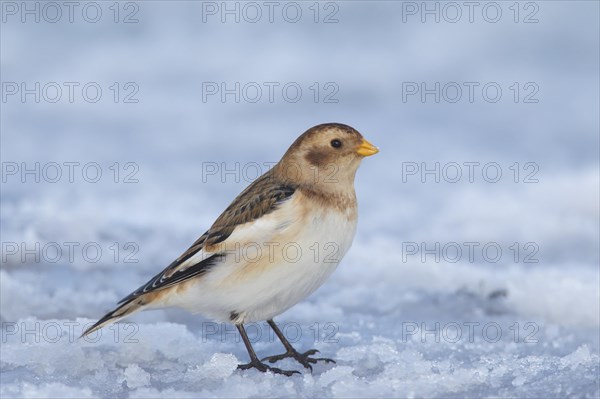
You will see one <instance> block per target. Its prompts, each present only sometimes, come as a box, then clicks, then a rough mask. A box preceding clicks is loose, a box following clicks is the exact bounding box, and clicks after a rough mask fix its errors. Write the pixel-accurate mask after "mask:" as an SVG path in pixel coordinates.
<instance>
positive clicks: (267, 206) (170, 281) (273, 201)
mask: <svg viewBox="0 0 600 399" xmlns="http://www.w3.org/2000/svg"><path fill="white" fill-rule="evenodd" d="M272 179H273V178H272V176H271V175H270V174H269V173H266V174H264V175H263V176H261V177H259V178H258V179H257V180H256V181H254V182H253V183H252V184H251V185H250V186H248V187H247V188H246V189H245V190H244V191H242V193H241V194H240V195H238V196H237V197H236V199H235V200H233V202H232V203H231V204H230V205H229V206H228V207H227V209H225V211H224V212H223V213H222V214H221V216H219V217H218V218H217V220H216V221H215V223H213V225H212V226H211V228H210V229H208V231H207V232H206V233H204V234H203V235H202V236H201V237H200V238H198V240H196V242H194V243H193V244H192V245H191V246H190V247H189V248H188V250H187V251H185V252H184V253H183V254H182V255H181V256H180V257H179V258H177V259H176V260H174V261H173V262H172V263H171V264H170V265H169V266H168V267H167V268H165V269H164V270H163V271H161V272H160V273H159V274H157V275H156V276H154V277H153V278H152V279H151V280H150V281H148V282H147V283H146V284H144V285H143V286H141V287H140V288H138V289H137V290H135V291H134V292H132V293H131V294H129V295H128V296H127V297H125V298H123V299H122V300H120V301H119V303H125V302H129V301H131V300H133V299H135V298H137V297H139V296H141V295H144V294H146V293H148V292H152V291H156V290H160V289H164V288H167V287H171V286H173V285H175V284H178V283H181V282H182V281H185V280H188V279H191V278H193V277H197V276H201V275H203V274H205V273H206V272H207V271H208V270H210V268H211V267H213V266H215V265H216V264H218V263H219V262H220V261H222V258H224V257H225V254H224V253H215V254H212V255H211V256H209V257H207V258H205V259H202V260H200V261H199V262H197V263H195V264H193V265H191V266H188V267H186V268H185V269H180V270H179V269H178V268H179V266H180V265H181V264H182V263H184V262H185V261H187V260H188V259H190V258H191V257H192V256H194V255H195V254H197V253H198V252H199V251H201V250H202V249H203V248H204V247H206V246H210V245H215V244H218V243H220V242H223V241H225V240H226V239H227V238H228V237H229V236H230V235H231V234H232V233H233V231H234V230H235V228H236V227H237V226H239V225H242V224H245V223H248V222H251V221H253V220H255V219H258V218H259V217H261V216H264V215H266V214H268V213H270V212H272V211H273V210H275V209H276V208H277V207H278V206H279V205H280V204H281V203H282V202H284V201H285V200H287V199H289V198H290V197H291V196H292V195H293V194H294V192H295V191H296V187H294V186H291V185H289V184H276V183H275V182H274V181H273V180H272Z"/></svg>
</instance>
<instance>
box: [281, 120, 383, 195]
mask: <svg viewBox="0 0 600 399" xmlns="http://www.w3.org/2000/svg"><path fill="white" fill-rule="evenodd" d="M378 152H379V150H378V149H377V147H375V146H374V145H373V144H371V143H369V142H368V141H367V140H366V139H365V138H364V137H363V136H362V134H360V133H359V132H358V131H357V130H356V129H354V128H352V127H350V126H348V125H343V124H341V123H326V124H322V125H317V126H315V127H312V128H310V129H308V130H307V131H306V132H304V133H303V134H302V135H301V136H300V137H298V139H297V140H296V141H295V142H294V143H293V144H292V145H291V146H290V148H289V149H288V150H287V152H286V153H285V155H284V156H283V158H282V159H281V161H280V162H279V164H278V165H277V171H278V172H279V173H280V174H281V176H283V177H284V179H286V180H289V181H292V182H294V183H297V184H316V185H318V186H320V187H321V188H323V189H327V188H330V189H331V190H333V191H337V190H338V189H339V188H340V187H339V186H340V184H341V185H348V184H349V187H350V188H351V187H353V183H354V176H355V174H356V170H357V169H358V166H359V165H360V162H361V161H362V159H363V158H365V157H368V156H371V155H374V154H376V153H378Z"/></svg>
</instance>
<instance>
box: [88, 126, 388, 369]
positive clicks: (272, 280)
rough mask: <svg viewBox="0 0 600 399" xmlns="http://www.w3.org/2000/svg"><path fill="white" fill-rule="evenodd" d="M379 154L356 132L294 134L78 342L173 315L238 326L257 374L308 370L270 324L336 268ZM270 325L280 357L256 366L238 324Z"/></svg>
mask: <svg viewBox="0 0 600 399" xmlns="http://www.w3.org/2000/svg"><path fill="white" fill-rule="evenodd" d="M378 152H379V149H378V148H377V147H375V146H374V145H373V144H371V143H370V142H369V141H368V140H366V139H365V138H364V137H363V136H362V134H361V133H359V132H358V131H357V130H356V129H354V128H352V127H350V126H348V125H345V124H341V123H324V124H320V125H317V126H314V127H312V128H310V129H308V130H307V131H305V132H304V133H303V134H302V135H300V136H299V137H298V138H297V139H296V140H295V141H294V142H293V143H292V145H291V146H290V147H289V149H288V150H287V151H286V152H285V153H284V155H283V157H282V158H281V160H280V161H279V162H278V163H277V164H275V165H274V166H273V167H271V168H270V169H269V170H268V171H266V172H265V173H264V174H262V175H261V176H259V177H258V178H257V179H256V180H254V181H253V182H252V183H251V184H250V185H249V186H248V187H246V189H244V190H243V191H242V192H241V193H240V194H239V195H238V196H237V197H236V198H235V199H234V200H233V202H231V204H230V205H229V206H228V207H227V208H226V209H225V210H224V211H223V213H222V214H221V215H220V216H219V217H218V218H217V219H216V220H215V222H214V223H213V224H212V225H211V226H210V228H209V229H208V230H207V231H206V232H205V233H204V234H202V235H201V236H200V238H198V239H197V240H196V241H195V242H194V243H193V244H192V245H191V246H190V247H189V248H188V249H187V250H186V251H185V252H183V253H182V254H181V255H180V256H179V257H178V258H177V259H175V260H174V261H173V262H172V263H171V264H170V265H169V266H167V267H166V268H165V269H164V270H163V271H161V272H160V273H158V274H157V275H156V276H154V277H153V278H152V279H150V281H148V282H147V283H146V284H144V285H142V286H141V287H139V288H138V289H137V290H135V291H133V292H132V293H131V294H129V295H128V296H126V297H125V298H123V299H122V300H121V301H119V302H118V306H117V307H116V309H114V310H113V311H111V312H109V313H107V314H106V315H105V316H104V317H102V318H101V319H100V320H98V321H97V322H96V323H95V324H93V325H92V326H90V327H89V328H87V329H86V330H85V331H84V332H83V334H82V335H81V336H82V337H84V336H86V335H88V334H90V333H92V332H94V331H96V330H98V329H100V328H102V327H104V326H106V325H108V324H109V323H114V322H117V321H119V320H121V319H123V318H125V317H127V316H130V315H132V314H133V313H135V312H138V311H140V310H150V309H159V308H168V307H179V308H183V309H185V310H188V311H190V312H192V313H195V314H200V315H202V316H204V317H207V318H209V319H212V320H215V321H219V322H226V323H231V324H234V325H235V327H236V328H237V330H238V332H239V334H240V335H241V337H242V340H243V341H244V344H245V346H246V349H247V351H248V355H249V356H250V362H249V363H247V364H240V365H239V366H238V369H241V370H247V369H251V368H252V369H257V370H259V371H262V372H268V371H270V372H272V373H275V374H283V375H286V376H291V375H293V374H296V373H298V371H295V370H291V371H290V370H282V369H280V368H277V367H273V366H270V365H267V364H266V363H265V361H267V362H269V363H271V364H273V363H275V362H277V361H279V360H282V359H285V358H293V359H295V360H296V361H297V362H298V363H300V364H301V365H302V366H304V367H305V368H307V369H309V370H310V371H312V366H311V365H312V364H315V363H317V362H318V361H325V362H334V361H333V360H332V359H327V358H315V357H312V356H313V355H315V354H316V353H318V351H317V350H315V349H312V350H309V351H307V352H304V353H301V352H298V351H297V350H296V349H294V347H293V346H292V345H291V344H290V342H289V341H288V340H287V339H286V337H285V336H284V334H283V333H282V332H281V330H280V329H279V327H278V326H277V324H276V323H275V322H274V321H273V318H274V317H276V316H278V315H280V314H282V313H283V312H285V311H286V310H288V309H289V308H291V307H292V306H294V305H295V304H297V303H298V302H300V301H301V300H303V299H304V298H306V297H307V296H309V295H310V294H312V293H313V292H314V291H315V290H316V289H317V288H319V287H320V286H321V285H322V284H323V283H324V282H325V281H326V280H327V278H328V277H329V276H330V275H331V273H332V272H333V271H334V270H335V269H336V268H337V266H338V265H339V263H340V261H341V260H342V258H343V256H344V255H345V254H346V252H347V251H348V249H349V248H350V246H351V244H352V241H353V239H354V235H355V232H356V226H357V220H358V209H357V200H356V193H355V189H354V179H355V175H356V172H357V169H358V167H359V165H360V163H361V161H362V160H363V159H364V158H365V157H368V156H371V155H374V154H376V153H378ZM257 321H266V322H267V323H268V325H269V326H270V327H271V328H272V329H273V331H274V332H275V335H277V337H278V338H279V340H280V341H281V342H282V344H283V346H284V347H285V349H286V352H285V353H283V354H281V355H275V356H270V357H265V358H263V359H259V358H258V356H257V355H256V353H255V351H254V349H253V347H252V345H251V342H250V340H249V338H248V336H247V333H246V330H245V328H244V324H247V323H253V322H257Z"/></svg>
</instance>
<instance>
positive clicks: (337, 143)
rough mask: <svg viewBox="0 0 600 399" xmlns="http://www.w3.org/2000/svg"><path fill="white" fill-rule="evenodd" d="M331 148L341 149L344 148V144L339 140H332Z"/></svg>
mask: <svg viewBox="0 0 600 399" xmlns="http://www.w3.org/2000/svg"><path fill="white" fill-rule="evenodd" d="M331 146H332V147H333V148H340V147H341V146H342V142H341V141H340V140H338V139H333V140H331Z"/></svg>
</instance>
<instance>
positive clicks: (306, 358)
mask: <svg viewBox="0 0 600 399" xmlns="http://www.w3.org/2000/svg"><path fill="white" fill-rule="evenodd" d="M315 353H319V351H318V350H316V349H311V350H309V351H306V352H304V353H300V352H297V351H288V352H286V353H283V354H281V355H275V356H267V357H265V358H264V359H262V361H265V360H266V361H268V362H269V363H275V362H278V361H280V360H283V359H286V358H288V357H291V358H293V359H295V360H296V361H297V362H298V363H300V364H301V365H302V366H304V367H305V368H307V369H309V370H310V371H311V372H312V366H311V365H310V363H313V364H314V363H317V362H319V361H324V362H326V363H335V360H333V359H327V358H324V357H319V358H314V357H310V356H311V355H314V354H315Z"/></svg>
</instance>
